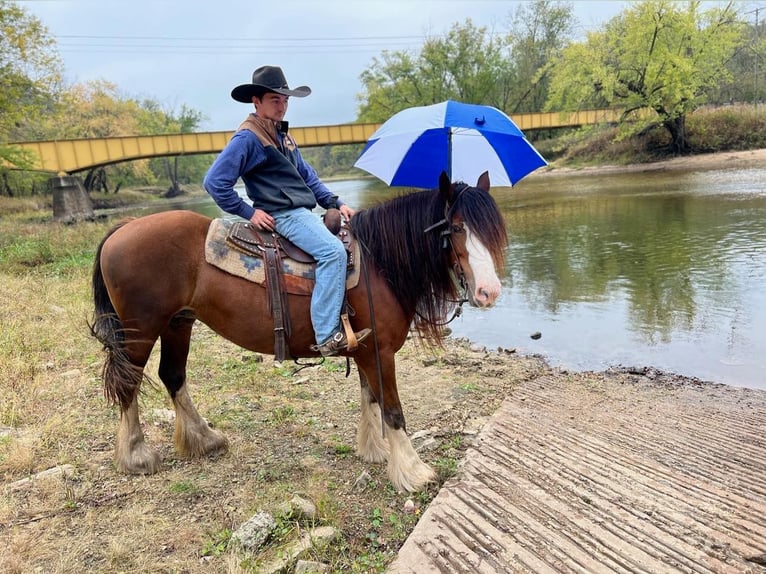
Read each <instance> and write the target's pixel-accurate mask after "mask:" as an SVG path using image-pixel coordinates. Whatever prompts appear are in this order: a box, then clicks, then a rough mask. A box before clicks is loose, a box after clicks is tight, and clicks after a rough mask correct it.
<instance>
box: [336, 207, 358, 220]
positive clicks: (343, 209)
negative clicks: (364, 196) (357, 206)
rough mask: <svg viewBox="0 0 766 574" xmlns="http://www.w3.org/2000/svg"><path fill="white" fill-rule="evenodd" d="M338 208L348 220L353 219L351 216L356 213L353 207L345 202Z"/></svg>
mask: <svg viewBox="0 0 766 574" xmlns="http://www.w3.org/2000/svg"><path fill="white" fill-rule="evenodd" d="M338 209H339V210H340V213H341V215H342V216H343V217H345V218H346V221H351V218H352V217H354V213H356V212H355V211H354V210H353V209H351V208H350V207H349V206H348V205H346V204H345V203H344V204H343V205H341V206H340V207H339V208H338Z"/></svg>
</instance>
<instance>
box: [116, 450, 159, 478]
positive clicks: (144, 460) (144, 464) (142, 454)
mask: <svg viewBox="0 0 766 574" xmlns="http://www.w3.org/2000/svg"><path fill="white" fill-rule="evenodd" d="M115 464H116V465H117V470H119V471H120V472H122V473H125V474H156V473H157V472H159V471H160V468H162V457H161V456H160V454H159V453H158V452H156V451H154V450H152V449H151V448H149V447H148V446H146V445H141V447H137V448H135V449H133V451H132V452H131V453H129V454H127V455H123V454H122V453H119V452H118V453H116V455H115Z"/></svg>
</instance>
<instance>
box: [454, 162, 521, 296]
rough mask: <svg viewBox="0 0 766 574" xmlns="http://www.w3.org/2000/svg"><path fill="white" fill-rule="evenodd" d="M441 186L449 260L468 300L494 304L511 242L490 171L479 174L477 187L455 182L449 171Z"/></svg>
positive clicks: (498, 292) (498, 293)
mask: <svg viewBox="0 0 766 574" xmlns="http://www.w3.org/2000/svg"><path fill="white" fill-rule="evenodd" d="M439 190H440V191H441V193H442V195H443V196H444V197H445V199H446V201H447V205H448V210H447V217H446V219H447V224H448V225H449V229H448V232H447V234H448V237H449V238H450V243H451V245H452V249H451V254H450V263H451V264H452V270H453V273H454V275H455V278H456V280H457V281H458V282H459V283H460V284H462V285H463V286H465V288H466V297H467V299H468V303H470V304H471V305H473V306H474V307H491V306H492V305H494V303H495V300H496V299H497V297H498V296H499V295H500V287H501V285H500V279H499V278H498V273H499V272H502V269H503V263H504V257H503V255H504V250H505V248H506V246H507V244H508V237H507V234H506V230H505V222H504V221H503V216H502V214H501V213H500V210H499V209H498V207H497V204H496V203H495V200H494V199H493V198H492V196H491V195H490V194H489V174H488V173H487V172H484V173H483V174H482V175H481V176H479V180H478V182H477V183H476V187H471V186H469V185H467V184H465V183H456V184H453V183H452V182H451V181H450V179H449V176H447V174H446V173H442V174H441V176H440V178H439Z"/></svg>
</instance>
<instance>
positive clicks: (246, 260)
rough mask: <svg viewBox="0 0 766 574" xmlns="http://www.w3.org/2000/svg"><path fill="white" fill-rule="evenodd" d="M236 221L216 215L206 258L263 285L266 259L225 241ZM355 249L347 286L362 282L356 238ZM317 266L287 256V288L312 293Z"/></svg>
mask: <svg viewBox="0 0 766 574" xmlns="http://www.w3.org/2000/svg"><path fill="white" fill-rule="evenodd" d="M233 224H234V220H232V219H224V218H217V219H213V221H212V222H211V223H210V227H209V228H208V230H207V239H206V240H205V261H207V262H208V263H210V265H214V266H215V267H218V268H219V269H222V270H223V271H226V272H227V273H230V274H231V275H236V276H237V277H242V278H243V279H247V280H248V281H252V282H254V283H258V284H259V285H263V284H264V283H265V282H266V272H265V270H264V267H263V265H264V261H263V259H262V258H260V257H255V256H253V255H248V254H246V253H243V252H242V251H239V250H237V249H234V248H232V247H230V246H229V244H227V243H226V236H227V235H228V233H229V230H230V229H231V226H232V225H233ZM352 249H353V260H354V262H355V264H354V266H353V267H351V268H349V269H348V272H347V274H346V289H351V288H353V287H356V285H357V284H358V283H359V264H358V263H356V262H358V261H359V246H358V244H357V242H356V241H354V242H353V246H352ZM315 270H316V265H315V264H314V263H300V262H298V261H295V260H293V259H290V258H288V257H284V258H283V259H282V272H283V273H284V277H285V287H286V289H287V292H288V293H291V294H293V295H311V292H312V291H313V290H314V282H315V280H316V276H315Z"/></svg>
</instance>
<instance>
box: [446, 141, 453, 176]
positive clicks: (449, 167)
mask: <svg viewBox="0 0 766 574" xmlns="http://www.w3.org/2000/svg"><path fill="white" fill-rule="evenodd" d="M447 175H448V176H449V180H450V181H452V128H447Z"/></svg>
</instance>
